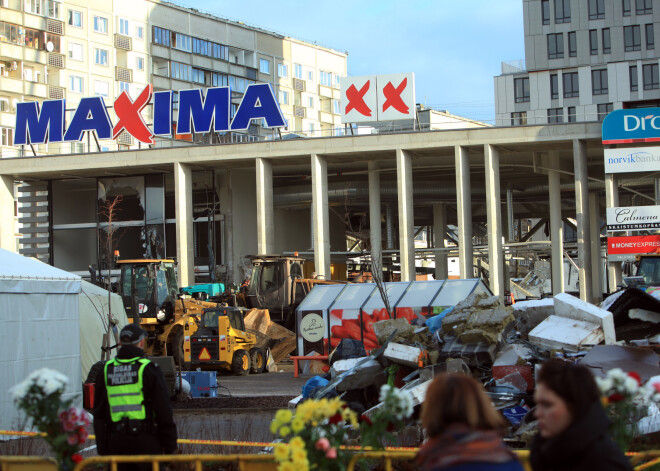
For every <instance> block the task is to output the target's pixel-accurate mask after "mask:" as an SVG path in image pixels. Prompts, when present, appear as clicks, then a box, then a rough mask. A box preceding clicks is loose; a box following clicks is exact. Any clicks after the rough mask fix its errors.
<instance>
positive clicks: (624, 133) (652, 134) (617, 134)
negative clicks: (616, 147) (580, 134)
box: [602, 108, 660, 144]
mask: <svg viewBox="0 0 660 471" xmlns="http://www.w3.org/2000/svg"><path fill="white" fill-rule="evenodd" d="M602 133H603V144H630V143H635V142H656V141H660V108H639V109H628V110H615V111H612V112H611V113H609V114H608V115H607V116H605V119H604V120H603V128H602Z"/></svg>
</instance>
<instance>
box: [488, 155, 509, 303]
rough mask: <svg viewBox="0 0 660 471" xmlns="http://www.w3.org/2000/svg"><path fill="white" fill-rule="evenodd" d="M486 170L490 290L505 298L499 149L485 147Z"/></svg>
mask: <svg viewBox="0 0 660 471" xmlns="http://www.w3.org/2000/svg"><path fill="white" fill-rule="evenodd" d="M484 165H485V170H486V219H487V224H488V266H489V275H490V290H491V291H492V292H493V294H494V295H495V296H503V295H504V291H505V287H504V257H503V256H502V200H501V198H500V153H499V150H498V149H497V147H495V146H492V145H490V144H485V145H484Z"/></svg>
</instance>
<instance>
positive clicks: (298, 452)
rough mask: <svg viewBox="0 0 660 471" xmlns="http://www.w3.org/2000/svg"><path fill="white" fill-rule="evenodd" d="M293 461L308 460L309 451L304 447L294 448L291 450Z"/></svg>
mask: <svg viewBox="0 0 660 471" xmlns="http://www.w3.org/2000/svg"><path fill="white" fill-rule="evenodd" d="M291 461H293V462H294V463H296V464H302V463H303V462H306V461H307V452H306V451H305V450H304V449H303V448H294V449H292V450H291Z"/></svg>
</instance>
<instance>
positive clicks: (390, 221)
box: [385, 204, 394, 250]
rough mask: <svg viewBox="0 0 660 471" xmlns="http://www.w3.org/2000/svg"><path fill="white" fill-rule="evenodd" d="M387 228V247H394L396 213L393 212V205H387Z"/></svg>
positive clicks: (389, 248)
mask: <svg viewBox="0 0 660 471" xmlns="http://www.w3.org/2000/svg"><path fill="white" fill-rule="evenodd" d="M385 228H386V237H387V239H386V242H387V246H386V247H387V249H388V250H391V249H393V248H394V215H393V214H392V205H391V204H386V205H385Z"/></svg>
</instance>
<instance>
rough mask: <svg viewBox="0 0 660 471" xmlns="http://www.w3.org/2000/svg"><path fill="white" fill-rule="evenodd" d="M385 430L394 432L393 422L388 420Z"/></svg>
mask: <svg viewBox="0 0 660 471" xmlns="http://www.w3.org/2000/svg"><path fill="white" fill-rule="evenodd" d="M385 430H387V431H388V432H394V422H388V423H387V428H386V429H385Z"/></svg>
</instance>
